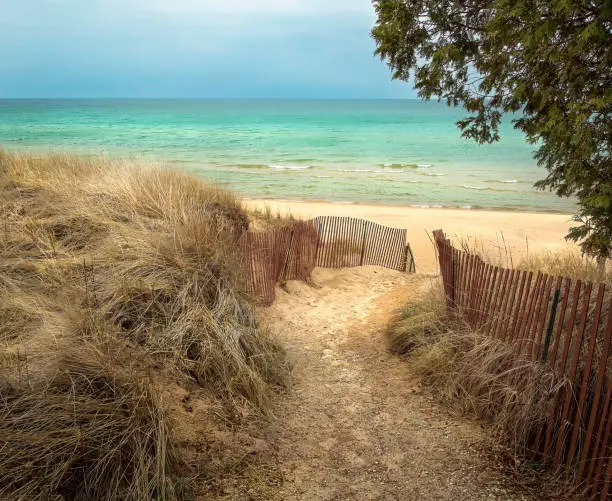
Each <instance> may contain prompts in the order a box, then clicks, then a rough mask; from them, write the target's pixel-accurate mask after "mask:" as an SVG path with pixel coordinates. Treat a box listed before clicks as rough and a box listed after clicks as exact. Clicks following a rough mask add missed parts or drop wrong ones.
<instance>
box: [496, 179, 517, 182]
mask: <svg viewBox="0 0 612 501" xmlns="http://www.w3.org/2000/svg"><path fill="white" fill-rule="evenodd" d="M500 183H518V181H517V180H516V179H502V180H500Z"/></svg>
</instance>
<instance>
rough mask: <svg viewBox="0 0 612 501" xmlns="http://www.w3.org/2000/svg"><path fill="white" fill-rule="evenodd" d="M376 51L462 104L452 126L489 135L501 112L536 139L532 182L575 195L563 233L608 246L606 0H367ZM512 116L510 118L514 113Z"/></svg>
mask: <svg viewBox="0 0 612 501" xmlns="http://www.w3.org/2000/svg"><path fill="white" fill-rule="evenodd" d="M373 3H374V7H375V9H376V13H377V16H378V19H377V22H376V25H375V27H374V28H373V30H372V36H373V38H374V40H375V41H376V45H377V50H376V54H377V55H379V56H380V57H381V59H383V60H384V61H386V62H387V63H388V65H389V66H390V67H391V68H392V70H393V76H394V78H396V79H400V80H405V81H408V80H409V79H410V78H413V79H414V84H415V88H416V89H417V90H418V93H419V96H420V97H422V98H425V99H430V98H437V99H439V100H445V101H446V102H447V103H448V104H449V105H452V106H459V105H462V106H464V107H465V109H466V110H467V112H468V116H466V118H465V119H464V120H461V121H459V122H458V126H459V127H460V128H461V129H462V131H463V136H465V137H467V138H471V139H474V140H476V141H478V142H480V143H486V142H494V141H497V140H499V124H500V120H501V118H502V115H503V114H505V113H516V115H515V118H514V119H513V124H514V127H515V128H516V129H519V130H521V131H522V132H523V133H524V134H525V135H526V137H527V140H528V141H529V142H530V143H532V144H534V145H535V147H536V152H535V158H536V160H537V161H538V164H539V165H540V166H542V167H544V168H545V169H546V171H547V175H546V177H545V178H544V179H542V180H541V181H539V182H538V183H537V184H536V186H537V187H538V188H540V189H550V190H553V191H555V192H556V193H557V195H559V196H562V197H569V196H575V197H576V198H577V201H578V211H577V214H576V215H575V217H574V220H575V221H576V222H577V223H579V224H578V225H576V226H574V227H573V228H572V229H571V230H570V233H569V234H568V238H570V239H572V240H575V241H579V242H580V244H581V247H582V249H583V251H584V252H586V253H588V254H590V255H592V256H596V257H599V258H602V257H610V253H611V247H612V163H611V159H610V150H611V143H612V122H611V121H610V118H611V112H612V86H611V83H612V70H611V68H612V37H611V36H610V35H611V31H612V0H374V2H373ZM516 117H518V118H516Z"/></svg>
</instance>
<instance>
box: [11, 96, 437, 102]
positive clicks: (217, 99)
mask: <svg viewBox="0 0 612 501" xmlns="http://www.w3.org/2000/svg"><path fill="white" fill-rule="evenodd" d="M127 100H130V101H436V100H435V99H422V98H419V97H130V96H122V97H85V96H81V97H59V96H58V97H1V96H0V101H127Z"/></svg>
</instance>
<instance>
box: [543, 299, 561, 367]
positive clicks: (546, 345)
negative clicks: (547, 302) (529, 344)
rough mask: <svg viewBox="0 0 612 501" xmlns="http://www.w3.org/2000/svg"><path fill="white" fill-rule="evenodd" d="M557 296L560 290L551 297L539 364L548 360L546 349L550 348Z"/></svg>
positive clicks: (557, 301) (557, 302)
mask: <svg viewBox="0 0 612 501" xmlns="http://www.w3.org/2000/svg"><path fill="white" fill-rule="evenodd" d="M559 294H561V290H560V289H557V290H556V291H555V295H554V296H553V302H552V309H551V310H550V317H549V318H548V325H547V327H546V339H545V340H544V348H543V349H542V358H541V362H542V363H544V362H546V359H547V358H548V349H549V348H550V341H551V338H552V333H553V327H554V326H555V318H556V316H557V305H558V304H559Z"/></svg>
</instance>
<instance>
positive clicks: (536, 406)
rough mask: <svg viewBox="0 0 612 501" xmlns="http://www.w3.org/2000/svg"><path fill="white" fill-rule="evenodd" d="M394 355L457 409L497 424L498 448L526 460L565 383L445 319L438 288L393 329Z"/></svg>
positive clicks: (390, 329) (410, 307)
mask: <svg viewBox="0 0 612 501" xmlns="http://www.w3.org/2000/svg"><path fill="white" fill-rule="evenodd" d="M387 335H388V340H389V343H390V349H391V350H392V351H393V352H394V353H398V354H401V355H406V354H409V355H410V358H409V364H410V368H411V369H412V370H413V371H414V372H415V373H416V374H417V375H418V376H419V377H420V378H421V380H422V382H423V383H424V384H425V385H427V386H428V387H430V388H432V389H433V391H434V392H435V393H436V394H437V395H438V396H439V397H440V398H441V399H442V400H443V401H445V402H446V403H447V404H449V405H450V406H451V407H452V408H454V409H456V410H458V411H460V412H461V413H466V414H468V415H475V416H477V417H479V418H481V419H483V420H485V421H487V422H489V423H490V424H491V430H492V432H493V436H494V437H495V438H496V440H497V441H498V442H501V443H504V444H506V445H509V446H510V448H511V449H512V450H513V453H514V455H515V457H524V456H525V454H526V452H527V450H528V444H529V442H530V440H531V439H532V438H533V436H534V434H535V433H537V431H538V429H539V427H540V426H541V425H542V423H544V422H545V421H546V419H547V417H548V413H549V411H550V406H551V404H552V402H553V400H554V398H555V395H556V394H557V393H558V392H560V391H562V390H563V384H562V381H559V380H557V379H556V378H555V377H554V376H553V374H552V373H551V372H550V371H548V370H545V369H544V366H543V365H542V364H538V363H535V362H532V361H531V360H527V359H523V358H518V357H517V355H516V352H515V350H514V349H513V347H512V346H511V345H510V344H508V343H505V342H504V341H501V340H499V339H495V338H492V337H490V336H486V335H484V334H481V333H479V332H475V331H473V330H471V329H470V328H469V327H468V326H467V325H465V324H463V323H462V322H461V321H460V320H459V319H457V318H452V317H448V316H447V315H446V313H445V308H444V303H443V295H442V294H441V293H440V291H439V289H438V288H437V287H434V288H432V289H431V290H430V291H429V292H428V293H426V294H425V296H424V300H423V301H421V302H417V303H413V304H410V305H408V306H407V307H406V308H405V309H404V310H403V311H402V312H400V313H399V314H398V315H397V316H396V317H395V318H394V319H393V320H392V322H391V324H390V325H389V327H388V329H387Z"/></svg>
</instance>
